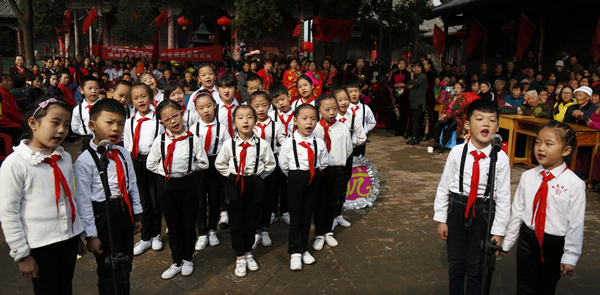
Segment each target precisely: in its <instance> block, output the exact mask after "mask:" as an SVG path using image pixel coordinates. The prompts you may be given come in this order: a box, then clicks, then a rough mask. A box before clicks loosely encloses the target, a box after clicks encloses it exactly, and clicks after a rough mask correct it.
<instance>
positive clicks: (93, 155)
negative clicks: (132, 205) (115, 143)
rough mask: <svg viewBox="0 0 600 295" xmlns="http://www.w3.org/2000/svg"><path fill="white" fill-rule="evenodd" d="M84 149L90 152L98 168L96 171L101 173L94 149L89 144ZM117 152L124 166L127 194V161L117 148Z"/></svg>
mask: <svg viewBox="0 0 600 295" xmlns="http://www.w3.org/2000/svg"><path fill="white" fill-rule="evenodd" d="M86 149H87V151H88V153H90V155H91V156H92V159H93V160H94V163H95V164H96V168H97V169H98V172H99V173H102V168H100V167H101V166H100V159H99V158H98V155H96V151H95V150H93V149H92V148H91V147H90V146H89V145H88V146H87V148H86ZM117 152H119V157H120V158H121V162H123V166H125V180H126V182H127V183H126V184H125V187H126V188H127V193H128V194H129V167H127V161H125V157H123V154H121V151H120V150H118V149H117ZM115 164H116V163H115ZM130 198H131V197H130Z"/></svg>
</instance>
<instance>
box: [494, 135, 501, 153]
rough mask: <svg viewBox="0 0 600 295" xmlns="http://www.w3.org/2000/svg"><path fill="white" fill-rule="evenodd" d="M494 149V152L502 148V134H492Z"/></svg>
mask: <svg viewBox="0 0 600 295" xmlns="http://www.w3.org/2000/svg"><path fill="white" fill-rule="evenodd" d="M492 149H493V150H494V152H499V151H501V150H502V136H500V134H494V135H492Z"/></svg>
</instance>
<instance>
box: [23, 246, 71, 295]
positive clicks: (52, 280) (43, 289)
mask: <svg viewBox="0 0 600 295" xmlns="http://www.w3.org/2000/svg"><path fill="white" fill-rule="evenodd" d="M79 241H80V238H79V236H75V237H72V238H70V239H68V240H66V241H61V242H56V243H54V244H50V245H46V246H43V247H40V248H35V249H31V254H30V255H31V257H33V258H34V259H35V262H36V263H37V265H38V268H39V272H38V276H39V278H37V279H32V280H31V282H32V283H33V292H34V293H35V294H36V295H40V294H44V295H45V294H56V295H63V294H73V288H72V281H73V273H74V272H75V262H76V261H77V253H78V250H77V247H78V245H79Z"/></svg>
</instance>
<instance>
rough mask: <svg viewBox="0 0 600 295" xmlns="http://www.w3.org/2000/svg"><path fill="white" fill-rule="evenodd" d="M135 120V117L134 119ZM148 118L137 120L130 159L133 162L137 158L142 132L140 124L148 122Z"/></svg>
mask: <svg viewBox="0 0 600 295" xmlns="http://www.w3.org/2000/svg"><path fill="white" fill-rule="evenodd" d="M134 120H135V117H134ZM148 120H150V119H148V118H145V117H144V118H141V119H138V120H137V126H135V132H133V148H132V149H131V157H132V158H133V160H134V161H135V159H136V158H137V154H138V150H139V145H140V131H141V130H142V123H143V122H145V121H148Z"/></svg>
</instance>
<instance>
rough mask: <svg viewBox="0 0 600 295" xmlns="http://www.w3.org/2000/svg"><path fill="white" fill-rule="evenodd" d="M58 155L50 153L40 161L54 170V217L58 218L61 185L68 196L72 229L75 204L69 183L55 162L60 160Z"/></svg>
mask: <svg viewBox="0 0 600 295" xmlns="http://www.w3.org/2000/svg"><path fill="white" fill-rule="evenodd" d="M60 158H61V156H60V155H52V156H51V157H48V158H45V159H44V160H43V161H42V162H43V163H46V164H50V166H51V167H52V170H53V172H54V194H55V196H56V218H58V214H59V207H58V199H60V187H61V185H62V187H63V189H64V190H65V193H66V194H67V197H68V198H69V206H70V207H71V231H73V224H74V223H75V216H77V215H76V213H75V205H74V204H73V197H72V196H71V189H70V188H69V184H68V183H67V180H66V179H65V176H64V175H63V173H62V171H61V170H60V167H58V165H57V164H56V162H58V160H60Z"/></svg>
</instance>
